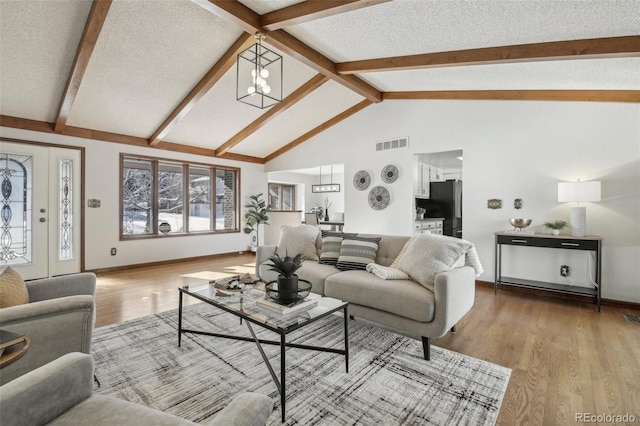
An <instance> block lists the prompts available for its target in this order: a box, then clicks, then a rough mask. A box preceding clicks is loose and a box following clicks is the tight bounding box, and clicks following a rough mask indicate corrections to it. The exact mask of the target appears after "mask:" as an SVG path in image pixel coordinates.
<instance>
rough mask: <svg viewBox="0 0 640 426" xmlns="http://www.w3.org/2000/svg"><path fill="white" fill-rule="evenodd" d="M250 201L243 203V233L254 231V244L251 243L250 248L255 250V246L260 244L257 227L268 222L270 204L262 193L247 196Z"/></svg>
mask: <svg viewBox="0 0 640 426" xmlns="http://www.w3.org/2000/svg"><path fill="white" fill-rule="evenodd" d="M249 199H250V200H251V202H250V203H248V204H245V205H244V206H245V207H246V208H247V212H246V213H245V214H244V220H245V222H246V225H245V227H244V233H245V234H251V233H252V232H254V231H255V233H256V236H255V242H256V244H255V246H253V244H252V245H251V250H253V251H255V247H258V246H259V245H260V236H259V232H258V231H259V229H260V225H261V224H265V225H268V224H269V222H268V221H269V216H268V215H267V213H269V212H270V211H271V205H269V204H267V203H266V202H265V201H264V200H263V199H262V194H258V195H251V196H249Z"/></svg>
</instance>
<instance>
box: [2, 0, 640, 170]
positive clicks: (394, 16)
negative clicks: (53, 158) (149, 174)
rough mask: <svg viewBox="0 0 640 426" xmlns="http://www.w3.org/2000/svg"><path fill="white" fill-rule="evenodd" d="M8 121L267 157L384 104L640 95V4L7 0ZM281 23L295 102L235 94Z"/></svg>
mask: <svg viewBox="0 0 640 426" xmlns="http://www.w3.org/2000/svg"><path fill="white" fill-rule="evenodd" d="M0 24H1V25H0V125H2V126H7V127H15V128H23V129H30V130H36V131H42V132H50V133H60V134H66V135H71V136H79V137H85V138H90V139H97V140H103V141H113V142H118V143H124V144H131V145H138V146H151V147H155V148H158V149H164V150H171V151H179V152H190V153H197V154H203V155H208V156H212V157H222V158H228V159H236V160H241V161H250V162H256V163H264V162H266V161H269V160H270V159H272V158H275V157H276V156H278V155H280V154H282V153H284V152H286V151H288V150H290V149H292V148H294V147H295V146H297V145H299V144H301V143H304V142H305V141H306V140H307V139H309V138H311V137H313V136H314V135H316V134H318V133H320V132H322V131H323V130H325V129H327V128H329V127H331V126H332V125H334V124H336V123H339V122H340V121H342V120H345V119H348V117H349V116H351V115H353V114H355V113H357V112H358V111H360V110H362V109H363V108H366V107H368V106H369V105H372V104H375V103H378V102H402V101H403V100H407V99H454V100H457V99H495V100H504V101H509V100H543V101H565V102H574V101H600V102H635V103H638V102H640V1H638V0H626V1H625V0H616V1H604V0H602V1H600V0H597V1H589V0H585V1H560V0H553V1H546V0H540V1H524V0H523V1H513V0H506V1H504V0H495V1H493V0H487V1H462V0H452V1H449V0H395V1H388V0H360V1H358V0H309V1H302V2H301V1H299V0H241V1H233V0H192V1H190V0H113V1H112V0H95V1H90V0H57V1H46V2H45V1H40V0H0ZM256 31H262V32H264V33H265V34H266V40H265V45H266V46H267V47H269V48H271V49H273V50H275V51H276V52H278V53H279V54H281V55H282V56H283V58H284V59H283V61H284V74H283V81H284V89H283V102H282V103H279V104H277V105H275V106H273V107H271V108H268V109H258V108H255V107H253V106H250V105H246V104H244V103H241V102H238V101H237V100H236V65H235V64H236V55H237V54H238V53H239V52H240V51H242V50H244V49H246V48H247V47H249V46H250V45H251V44H252V43H254V41H255V40H254V37H253V35H254V33H255V32H256Z"/></svg>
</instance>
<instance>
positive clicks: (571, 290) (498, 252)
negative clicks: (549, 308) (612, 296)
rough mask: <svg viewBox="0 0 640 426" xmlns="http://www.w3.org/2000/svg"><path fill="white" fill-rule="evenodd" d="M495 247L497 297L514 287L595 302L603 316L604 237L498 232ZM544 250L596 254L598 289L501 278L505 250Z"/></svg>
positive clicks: (495, 288)
mask: <svg viewBox="0 0 640 426" xmlns="http://www.w3.org/2000/svg"><path fill="white" fill-rule="evenodd" d="M495 236H496V247H495V265H494V266H495V280H494V292H495V293H496V294H497V293H498V289H499V288H500V286H502V285H504V286H512V287H521V288H529V289H536V290H545V291H551V292H555V293H564V294H571V295H577V296H589V297H593V298H594V303H595V304H596V306H597V307H598V312H600V302H601V290H602V289H601V287H602V277H601V274H602V237H598V236H594V235H589V236H586V237H572V236H569V235H548V234H526V233H521V234H518V233H516V232H496V234H495ZM503 245H510V246H523V247H545V248H550V249H567V250H588V251H593V252H595V254H596V262H595V263H596V271H595V288H590V287H581V286H572V285H567V284H556V283H549V282H543V281H533V280H526V279H520V278H512V277H503V276H502V246H503Z"/></svg>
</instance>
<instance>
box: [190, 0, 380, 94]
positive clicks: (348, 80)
mask: <svg viewBox="0 0 640 426" xmlns="http://www.w3.org/2000/svg"><path fill="white" fill-rule="evenodd" d="M191 1H192V2H194V3H196V4H197V5H199V6H201V7H203V8H204V9H205V10H207V11H209V12H211V13H213V14H215V15H218V16H221V17H222V18H224V19H227V20H229V21H231V22H233V23H235V24H236V25H238V26H240V27H241V28H242V29H244V30H245V31H247V32H249V33H251V34H255V32H256V31H262V32H265V30H264V28H262V27H261V25H260V15H258V14H257V13H255V12H254V11H252V10H251V9H249V8H248V7H246V6H245V5H243V4H242V3H240V2H238V1H229V0H191ZM266 43H268V44H270V45H271V46H273V47H275V48H276V49H278V50H280V51H281V52H283V53H286V54H287V55H290V56H292V57H293V58H295V59H297V60H298V61H300V62H302V63H303V64H305V65H307V66H308V67H311V68H313V69H314V70H316V71H317V72H319V73H321V74H324V75H326V76H327V77H329V78H330V79H332V80H334V81H336V82H337V83H339V84H341V85H343V86H345V87H347V88H349V89H351V90H353V91H354V92H356V93H358V94H359V95H361V96H363V97H364V98H365V99H369V100H370V101H372V102H381V101H382V93H381V92H380V91H379V90H378V89H376V88H375V87H373V86H371V85H370V84H369V83H367V82H365V81H363V80H361V79H360V78H358V77H356V76H353V75H340V74H338V73H337V72H336V64H335V63H334V62H333V61H331V60H330V59H329V58H327V57H326V56H324V55H322V54H321V53H320V52H317V51H315V50H314V49H312V48H311V47H309V46H307V45H306V44H304V43H303V42H301V41H300V40H298V39H297V38H295V37H294V36H292V35H291V34H288V33H287V32H285V31H283V30H277V31H271V32H269V33H268V34H267V38H266Z"/></svg>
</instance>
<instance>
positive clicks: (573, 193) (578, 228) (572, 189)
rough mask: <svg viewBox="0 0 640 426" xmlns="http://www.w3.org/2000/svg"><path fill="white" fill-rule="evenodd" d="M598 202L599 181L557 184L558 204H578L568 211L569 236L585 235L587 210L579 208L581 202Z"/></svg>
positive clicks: (582, 207)
mask: <svg viewBox="0 0 640 426" xmlns="http://www.w3.org/2000/svg"><path fill="white" fill-rule="evenodd" d="M592 201H600V181H589V182H581V181H580V180H578V181H577V182H559V183H558V202H559V203H578V205H577V206H576V207H572V208H571V210H570V211H569V222H570V224H571V235H572V236H573V237H584V236H585V235H587V208H586V207H584V206H580V205H579V204H580V203H581V202H592Z"/></svg>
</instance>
